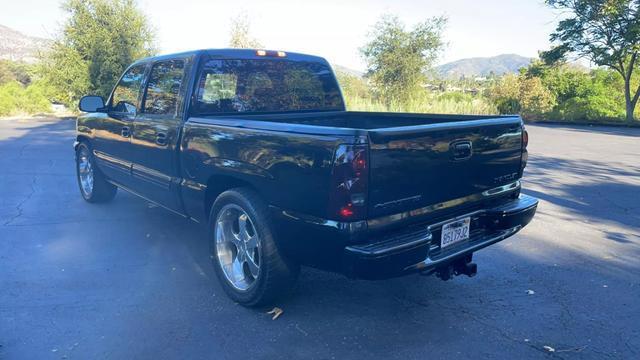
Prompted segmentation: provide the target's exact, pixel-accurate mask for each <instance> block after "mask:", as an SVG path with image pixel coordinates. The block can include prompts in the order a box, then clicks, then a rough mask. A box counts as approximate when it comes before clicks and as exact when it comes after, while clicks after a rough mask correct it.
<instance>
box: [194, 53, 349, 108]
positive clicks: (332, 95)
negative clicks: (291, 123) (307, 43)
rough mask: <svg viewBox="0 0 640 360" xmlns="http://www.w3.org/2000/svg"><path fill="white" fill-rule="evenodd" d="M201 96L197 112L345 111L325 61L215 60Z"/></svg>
mask: <svg viewBox="0 0 640 360" xmlns="http://www.w3.org/2000/svg"><path fill="white" fill-rule="evenodd" d="M196 95H197V97H196V101H195V104H194V109H193V112H194V114H196V115H205V114H221V113H226V114H228V113H261V112H286V111H330V110H344V103H343V101H342V96H341V95H340V89H339V87H338V84H337V82H336V80H335V77H334V76H333V73H332V72H331V69H330V68H329V66H327V65H326V64H323V63H321V62H306V61H289V60H283V59H260V60H220V59H211V60H208V61H206V62H205V64H204V66H203V67H202V70H201V71H200V76H199V79H198V88H197V94H196Z"/></svg>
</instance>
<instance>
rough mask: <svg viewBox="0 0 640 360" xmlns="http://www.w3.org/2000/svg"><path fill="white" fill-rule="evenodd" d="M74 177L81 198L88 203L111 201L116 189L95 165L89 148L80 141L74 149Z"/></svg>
mask: <svg viewBox="0 0 640 360" xmlns="http://www.w3.org/2000/svg"><path fill="white" fill-rule="evenodd" d="M76 178H77V179H78V186H79V187H80V194H81V195H82V198H83V199H85V200H86V201H87V202H90V203H103V202H108V201H111V200H113V198H114V197H115V196H116V192H117V191H118V188H117V187H116V186H115V185H113V184H111V183H109V182H108V181H107V180H106V178H105V176H104V175H103V174H102V172H100V169H98V167H97V166H96V165H95V160H94V158H93V154H92V152H91V149H89V146H88V145H87V144H86V143H80V144H79V145H78V148H77V149H76Z"/></svg>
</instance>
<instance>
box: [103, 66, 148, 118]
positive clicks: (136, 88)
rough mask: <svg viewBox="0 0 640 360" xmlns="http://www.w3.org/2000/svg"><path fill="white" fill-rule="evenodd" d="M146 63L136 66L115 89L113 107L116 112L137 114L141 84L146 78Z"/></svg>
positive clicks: (123, 77) (112, 100)
mask: <svg viewBox="0 0 640 360" xmlns="http://www.w3.org/2000/svg"><path fill="white" fill-rule="evenodd" d="M144 69H145V65H138V66H134V67H132V68H131V69H129V70H128V71H127V72H126V73H125V74H124V75H123V76H122V79H120V82H119V83H118V85H117V86H116V88H115V90H113V97H112V99H111V109H112V111H116V112H123V113H129V114H135V113H136V110H137V108H136V107H137V106H138V95H139V94H140V86H141V85H142V80H143V79H144Z"/></svg>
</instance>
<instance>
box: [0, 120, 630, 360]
mask: <svg viewBox="0 0 640 360" xmlns="http://www.w3.org/2000/svg"><path fill="white" fill-rule="evenodd" d="M528 129H529V133H530V139H531V140H530V147H529V151H530V163H529V166H528V168H527V171H526V180H525V181H524V187H525V191H524V192H525V193H527V194H529V195H533V196H536V197H538V198H539V199H540V200H541V202H540V205H539V207H538V214H537V215H536V217H535V218H534V220H533V222H532V223H531V224H530V225H529V226H528V227H527V228H525V229H524V230H523V231H522V232H520V233H519V234H517V235H516V236H514V237H512V238H510V239H508V240H506V241H503V242H502V243H499V244H496V245H494V246H492V247H489V248H487V249H485V250H482V251H480V252H478V253H477V254H476V255H475V257H474V261H475V262H477V263H478V270H479V272H478V275H477V276H476V277H474V278H466V277H458V278H455V279H454V280H452V281H448V282H443V281H441V280H439V279H437V278H435V277H423V276H418V275H415V276H408V277H404V278H399V279H393V280H388V281H381V282H368V281H357V280H350V279H347V278H345V277H343V276H341V275H336V274H330V273H324V272H320V271H317V270H313V269H303V271H302V273H301V275H300V279H299V282H298V284H297V286H296V288H295V290H294V291H293V294H292V296H291V297H290V298H289V299H287V300H285V301H283V302H281V303H279V304H278V306H279V307H281V308H282V309H283V310H284V313H283V314H282V315H281V316H280V317H279V318H278V319H277V320H271V316H270V315H267V314H266V311H268V310H270V309H266V308H264V309H246V308H243V307H242V306H239V305H236V304H235V303H233V302H232V301H231V300H229V299H228V298H227V297H226V296H225V294H224V293H223V291H222V289H221V287H220V286H219V284H218V282H217V279H216V277H215V274H214V273H213V269H212V267H211V265H210V262H209V258H208V255H207V244H206V240H205V238H204V229H203V228H202V227H201V226H200V225H197V224H195V223H192V222H190V221H188V220H184V219H181V218H179V217H177V216H175V215H173V214H171V213H169V212H166V211H165V210H163V209H161V208H158V207H155V206H152V205H150V204H148V203H146V202H145V201H143V200H140V199H138V198H136V197H134V196H132V195H129V194H126V193H124V192H122V191H120V192H119V193H118V195H117V197H116V199H115V200H114V201H113V202H111V203H109V204H104V205H92V204H88V203H85V202H84V201H83V200H82V199H81V197H80V194H79V192H78V188H77V184H76V179H75V173H74V161H73V149H72V143H73V138H74V121H73V120H71V119H62V120H60V119H44V118H41V119H30V120H27V119H25V120H0V358H2V359H64V358H68V359H133V358H135V359H157V358H168V359H169V358H174V359H254V358H256V359H281V358H286V359H299V358H312V359H378V358H384V359H445V358H456V359H478V358H509V359H511V358H546V357H556V358H565V359H574V358H580V359H581V358H588V359H602V358H620V359H638V358H640V205H639V204H640V129H627V128H607V127H569V126H529V127H528Z"/></svg>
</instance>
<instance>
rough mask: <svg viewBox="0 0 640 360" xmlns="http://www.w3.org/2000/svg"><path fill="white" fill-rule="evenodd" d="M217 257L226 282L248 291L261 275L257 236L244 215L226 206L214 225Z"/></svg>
mask: <svg viewBox="0 0 640 360" xmlns="http://www.w3.org/2000/svg"><path fill="white" fill-rule="evenodd" d="M215 224H216V225H215V241H216V247H215V251H216V254H215V255H216V256H217V257H218V263H219V264H220V267H221V268H222V272H223V273H224V275H225V277H226V278H227V280H228V281H229V283H230V284H231V285H232V286H233V287H234V288H236V289H238V290H242V291H244V290H247V289H249V288H250V287H251V286H253V284H254V283H255V282H256V279H257V278H258V276H259V275H260V264H261V259H260V237H259V236H258V233H257V232H256V228H255V227H254V225H253V222H252V221H251V218H250V217H249V215H247V213H246V212H245V211H244V210H243V209H242V208H241V207H240V206H238V205H235V204H229V205H226V206H225V207H223V208H222V209H221V210H220V212H218V217H217V219H216V223H215Z"/></svg>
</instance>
